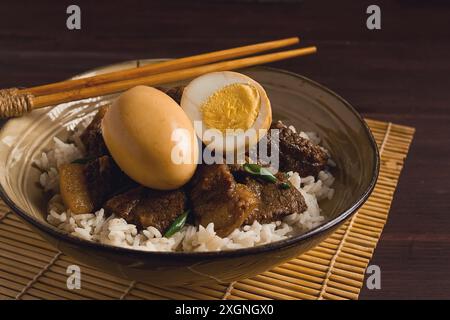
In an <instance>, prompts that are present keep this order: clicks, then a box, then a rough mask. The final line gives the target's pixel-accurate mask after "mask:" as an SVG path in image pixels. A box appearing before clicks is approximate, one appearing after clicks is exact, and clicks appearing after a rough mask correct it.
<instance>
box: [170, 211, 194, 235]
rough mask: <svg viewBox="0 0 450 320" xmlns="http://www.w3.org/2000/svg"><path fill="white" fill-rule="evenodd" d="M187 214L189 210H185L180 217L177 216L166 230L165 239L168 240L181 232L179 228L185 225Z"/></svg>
mask: <svg viewBox="0 0 450 320" xmlns="http://www.w3.org/2000/svg"><path fill="white" fill-rule="evenodd" d="M188 214H189V210H186V211H185V212H183V213H182V214H181V215H179V216H178V217H177V218H176V219H175V221H174V222H173V223H172V225H171V226H170V227H169V229H167V231H166V233H164V237H165V238H170V237H171V236H173V235H174V234H175V233H177V232H178V231H180V230H181V228H183V227H184V224H185V223H186V219H187V216H188Z"/></svg>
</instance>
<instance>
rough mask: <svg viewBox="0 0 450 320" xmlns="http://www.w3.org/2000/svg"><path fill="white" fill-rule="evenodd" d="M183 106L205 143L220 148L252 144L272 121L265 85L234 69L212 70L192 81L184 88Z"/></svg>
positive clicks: (228, 148) (235, 148)
mask: <svg viewBox="0 0 450 320" xmlns="http://www.w3.org/2000/svg"><path fill="white" fill-rule="evenodd" d="M181 107H182V108H183V110H184V111H185V113H186V114H187V116H188V117H189V118H190V119H191V121H193V122H194V129H195V132H196V134H197V136H198V137H199V138H200V139H201V140H202V141H203V143H204V144H205V145H206V146H210V145H214V149H215V150H219V149H221V151H234V150H242V148H246V149H248V148H250V147H252V146H253V145H255V144H256V143H257V142H258V141H259V139H261V138H262V137H263V136H264V135H265V134H266V133H267V130H268V129H269V127H270V123H271V121H272V109H271V106H270V101H269V98H268V97H267V93H266V91H265V90H264V88H263V87H262V86H261V85H260V84H259V83H257V82H256V81H255V80H253V79H251V78H250V77H248V76H246V75H243V74H241V73H237V72H232V71H223V72H212V73H208V74H205V75H202V76H200V77H198V78H196V79H194V80H192V81H191V82H190V83H189V85H188V86H187V87H186V88H185V89H184V92H183V96H182V98H181ZM218 137H221V141H217V139H218ZM219 140H220V139H219Z"/></svg>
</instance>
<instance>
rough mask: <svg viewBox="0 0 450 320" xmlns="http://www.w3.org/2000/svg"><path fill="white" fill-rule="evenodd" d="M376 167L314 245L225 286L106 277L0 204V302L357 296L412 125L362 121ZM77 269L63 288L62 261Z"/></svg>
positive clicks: (409, 141)
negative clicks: (349, 213)
mask: <svg viewBox="0 0 450 320" xmlns="http://www.w3.org/2000/svg"><path fill="white" fill-rule="evenodd" d="M366 121H367V123H368V124H369V126H370V128H371V130H372V132H373V134H374V136H375V139H376V141H377V143H378V146H379V148H380V154H381V170H380V176H379V179H378V183H377V185H376V187H375V190H374V192H373V194H372V195H371V196H370V198H369V199H368V201H367V202H366V203H365V204H364V206H363V207H362V208H361V209H360V210H359V211H358V212H357V213H356V214H355V215H354V216H353V217H352V219H351V220H350V221H348V222H347V223H346V224H345V225H344V226H342V227H341V228H340V229H338V230H337V231H336V232H335V233H334V234H333V235H332V236H331V237H329V238H328V239H327V240H325V241H323V242H322V243H321V244H319V245H318V246H317V247H316V248H314V249H312V250H310V251H308V252H307V253H305V254H303V255H301V256H299V257H298V258H295V259H293V260H291V261H289V262H288V263H285V264H283V265H281V266H278V267H275V268H273V269H272V270H270V271H267V272H264V273H262V274H260V275H258V276H256V277H254V278H251V279H246V280H242V281H239V282H235V283H230V284H229V285H222V284H217V285H212V286H207V287H199V288H184V287H183V288H178V287H177V288H163V287H156V286H152V285H148V284H144V283H136V282H130V281H129V280H125V279H120V278H116V277H112V276H110V275H108V274H105V273H103V272H101V271H98V270H95V269H92V268H90V267H88V266H84V265H82V264H80V263H78V262H75V261H74V260H73V259H72V258H70V257H68V256H65V255H64V254H61V253H60V252H58V251H56V250H55V249H54V248H53V247H51V246H50V245H49V244H48V243H47V242H45V241H44V240H42V239H41V238H40V237H39V236H38V235H36V234H35V233H33V232H32V231H30V230H29V229H28V227H27V226H26V225H25V224H23V223H22V222H21V220H20V219H19V218H18V217H16V216H15V214H14V213H12V212H11V211H10V209H9V208H8V207H7V206H6V205H5V204H3V202H1V201H0V299H357V298H358V295H359V291H360V289H361V287H362V285H363V281H364V273H365V269H366V267H367V265H368V263H369V260H370V258H371V257H372V254H373V252H374V250H375V247H376V244H377V242H378V239H379V237H380V235H381V232H382V230H383V227H384V225H385V223H386V220H387V217H388V213H389V208H390V206H391V202H392V199H393V195H394V192H395V189H396V186H397V182H398V178H399V175H400V172H401V170H402V168H403V162H404V160H405V158H406V156H407V154H408V149H409V146H410V144H411V141H412V138H413V135H414V128H410V127H406V126H401V125H396V124H392V123H386V122H380V121H374V120H366ZM71 264H77V265H79V266H80V267H81V269H82V288H81V289H80V290H68V289H67V286H66V280H67V274H66V269H67V266H69V265H71Z"/></svg>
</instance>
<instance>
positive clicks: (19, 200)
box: [0, 60, 379, 286]
mask: <svg viewBox="0 0 450 320" xmlns="http://www.w3.org/2000/svg"><path fill="white" fill-rule="evenodd" d="M155 61H158V60H144V61H131V62H125V63H120V64H117V65H114V66H109V67H105V68H101V69H98V70H94V71H92V72H88V73H86V74H84V75H82V76H88V75H94V74H98V73H102V72H108V71H112V70H117V69H123V68H130V67H134V66H136V65H137V64H138V63H140V64H145V63H153V62H155ZM242 72H243V73H245V74H247V75H249V76H250V77H252V78H253V79H255V80H256V81H258V82H259V83H261V84H262V85H263V86H264V87H265V89H266V90H267V93H268V95H269V98H270V99H271V102H272V108H273V112H274V115H273V118H274V119H279V120H285V121H286V122H287V123H289V124H293V125H295V126H296V127H297V128H299V129H301V130H302V131H314V132H317V133H318V134H319V135H320V136H321V138H322V140H323V145H324V146H325V147H326V148H327V149H328V150H329V151H330V152H331V155H332V157H333V160H334V161H335V162H336V164H337V169H336V171H335V172H334V175H335V177H336V182H335V185H334V188H335V190H336V192H335V195H334V198H333V200H331V201H325V202H324V203H322V204H321V206H322V208H323V212H324V214H325V215H326V216H327V217H328V220H327V222H325V223H324V224H323V225H321V226H319V227H318V228H315V229H313V230H311V231H309V232H307V233H305V234H302V235H298V236H294V237H291V238H289V239H286V240H283V241H279V242H275V243H271V244H267V245H263V246H258V247H254V248H248V249H240V250H233V251H222V252H205V253H183V252H181V253H180V252H177V253H173V252H143V251H135V250H131V249H124V248H118V247H112V246H108V245H102V244H98V243H93V242H89V241H86V240H82V239H78V238H75V237H73V236H70V235H67V234H64V233H63V232H62V231H60V230H58V229H56V228H55V227H52V226H51V225H49V224H48V223H46V221H45V218H44V217H45V212H46V210H45V209H46V203H47V201H48V196H46V195H45V194H44V193H43V191H42V190H41V189H40V188H39V187H38V185H37V181H38V179H39V171H38V170H37V169H36V168H34V167H33V166H32V161H33V159H35V158H36V157H37V156H38V155H39V154H40V153H41V152H42V151H43V150H45V149H46V148H47V147H48V146H49V144H50V142H51V140H52V138H53V137H54V136H55V135H57V136H58V137H60V138H62V139H64V138H65V137H67V135H68V133H69V131H70V130H73V128H74V126H75V125H76V124H77V123H78V122H79V121H81V120H82V119H83V118H85V117H86V116H88V115H89V114H92V112H93V110H95V109H96V108H98V107H99V106H100V105H103V104H105V103H108V102H110V101H111V100H112V99H114V97H115V95H111V96H105V97H98V98H92V99H85V100H83V101H77V102H71V103H66V104H62V105H58V106H56V107H53V108H47V109H45V110H38V111H36V112H33V113H31V114H29V115H27V116H25V117H22V118H18V119H12V120H9V121H7V122H6V123H5V124H4V125H3V127H2V130H1V132H0V172H1V174H0V184H1V188H0V193H1V196H2V198H3V199H4V200H5V202H6V203H7V204H8V205H9V206H10V207H11V208H12V209H13V210H14V212H16V213H17V214H18V215H19V216H20V217H21V218H22V219H23V220H24V221H25V222H26V223H27V224H28V225H30V226H31V227H32V228H33V229H34V230H36V231H37V232H38V233H39V234H40V235H42V236H43V237H44V238H45V239H47V240H48V241H49V242H50V243H52V244H53V245H54V246H55V247H57V248H58V249H59V250H61V251H62V252H63V253H65V254H67V255H69V256H72V257H74V258H76V259H78V260H79V261H80V262H82V263H85V264H88V265H91V266H93V267H96V268H98V269H100V270H103V271H105V272H109V273H110V274H113V275H116V276H120V277H125V278H128V279H133V280H137V281H144V282H150V283H153V284H158V285H163V286H167V285H203V284H208V283H214V282H222V283H228V282H230V281H235V280H239V279H242V278H248V277H251V276H253V275H256V274H258V273H261V272H263V271H265V270H267V269H270V268H272V267H274V266H276V265H278V264H281V263H283V262H285V261H287V260H289V259H292V258H294V257H296V256H298V255H299V254H301V253H303V252H305V251H307V250H308V249H310V248H312V247H314V246H315V245H317V244H318V243H319V242H320V241H322V240H324V239H325V238H326V237H327V236H329V235H330V234H331V233H332V232H333V231H334V230H336V228H338V227H339V226H341V225H342V224H343V223H344V222H345V221H346V220H347V219H349V218H350V217H351V216H352V215H353V214H354V213H355V211H356V210H357V209H358V208H359V207H360V206H361V205H362V204H363V203H364V202H365V200H366V199H367V198H368V197H369V195H370V193H371V192H372V190H373V188H374V186H375V183H376V180H377V177H378V169H379V155H378V149H377V146H376V143H375V141H374V139H373V136H372V134H371V133H370V131H369V129H368V127H367V125H366V124H365V122H364V121H363V120H362V119H361V117H360V116H359V114H358V113H357V112H356V111H355V110H354V109H353V108H352V107H351V106H350V104H349V103H347V102H346V101H345V100H343V99H342V98H340V97H339V96H337V95H336V94H335V93H333V92H332V91H330V90H328V89H327V88H324V87H323V86H321V85H319V84H317V83H315V82H313V81H311V80H309V79H306V78H304V77H302V76H299V75H297V74H293V73H290V72H286V71H281V70H276V69H270V68H261V67H258V68H252V69H247V70H244V71H242Z"/></svg>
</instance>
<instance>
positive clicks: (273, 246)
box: [0, 58, 380, 258]
mask: <svg viewBox="0 0 450 320" xmlns="http://www.w3.org/2000/svg"><path fill="white" fill-rule="evenodd" d="M162 60H167V59H161V58H156V59H139V60H131V61H123V62H118V63H115V64H111V65H107V66H104V67H98V68H94V69H90V70H88V71H86V72H84V73H82V74H85V73H89V72H93V71H96V70H100V69H102V68H106V67H111V66H115V65H119V64H125V63H129V62H133V61H162ZM255 68H258V69H265V70H269V71H273V72H278V73H283V74H285V75H289V76H292V77H295V78H298V79H300V80H302V81H305V82H308V83H309V84H311V85H313V86H316V87H317V88H318V89H321V90H324V91H325V92H327V93H328V94H330V95H332V96H334V97H335V98H336V99H338V100H339V101H340V102H341V103H342V104H343V105H344V106H345V107H346V108H347V109H348V110H349V111H350V112H352V113H353V114H354V115H355V116H356V118H357V119H358V120H359V121H360V123H361V124H362V126H363V128H364V132H365V134H366V136H367V138H368V140H369V143H370V146H371V149H372V150H373V151H374V153H373V158H374V159H373V163H374V166H373V168H372V179H371V181H370V183H369V185H368V187H367V188H366V190H365V191H364V192H363V194H362V195H361V196H360V197H359V199H357V201H355V202H354V203H353V204H351V205H350V207H349V208H348V209H346V210H344V211H342V212H341V213H339V214H338V215H337V216H336V217H335V218H333V219H331V220H329V221H327V222H326V223H324V224H321V225H320V226H318V227H316V228H314V229H311V230H309V231H307V232H305V233H303V234H299V235H295V236H292V237H289V238H286V239H283V240H279V241H275V242H271V243H267V244H263V245H259V246H255V247H249V248H241V249H233V250H222V251H206V252H184V251H181V252H174V251H144V250H137V249H132V248H124V247H119V246H113V245H108V244H103V243H99V242H94V241H89V240H85V239H81V238H78V237H75V236H72V235H70V234H68V233H65V232H63V231H62V230H59V229H56V228H54V227H53V226H51V225H50V224H48V223H45V222H44V223H43V222H42V221H40V220H38V219H37V218H34V217H33V216H31V215H29V214H28V213H27V212H25V211H24V210H22V209H21V208H19V207H18V206H16V204H15V203H14V202H13V201H12V200H11V199H10V198H9V196H8V195H7V193H6V191H5V190H4V188H3V186H2V185H0V197H1V198H2V199H3V201H4V202H5V203H6V204H7V205H8V206H9V207H10V208H11V209H12V211H14V212H15V213H16V214H18V215H19V216H20V217H21V218H22V219H24V220H25V221H26V222H28V223H29V224H31V225H32V226H33V227H35V228H37V229H39V230H40V231H41V232H43V233H49V234H50V235H51V236H52V237H55V238H57V239H59V241H61V240H63V241H65V242H68V243H70V244H71V245H76V246H87V247H89V248H90V249H98V250H105V251H107V252H109V253H111V254H124V255H128V256H129V255H133V256H141V257H142V258H149V257H165V258H229V257H239V256H245V255H252V254H260V253H264V252H268V251H274V250H277V249H282V248H284V247H289V246H292V245H294V244H297V243H300V242H302V241H305V240H307V239H310V238H315V237H316V236H319V235H320V234H323V233H325V232H326V231H327V230H330V229H333V228H334V227H336V226H338V225H339V224H341V223H342V222H343V221H345V220H346V219H348V218H349V217H351V216H352V215H353V214H354V213H355V212H356V211H357V210H358V209H359V208H360V207H361V206H362V205H363V204H364V202H365V201H366V200H367V199H368V197H369V196H370V194H371V193H372V191H373V189H374V188H375V185H376V183H377V180H378V175H379V170H380V154H379V150H378V146H377V143H376V141H375V138H374V136H373V134H372V132H371V130H370V128H369V126H368V125H367V123H366V122H365V121H364V119H363V118H362V116H361V115H360V114H359V113H358V111H356V109H355V108H354V107H353V106H352V105H351V104H350V103H349V102H348V101H347V100H345V99H344V98H342V97H341V96H340V95H338V94H337V93H335V92H334V91H332V90H330V89H328V88H327V87H325V86H324V85H321V84H319V83H318V82H316V81H314V80H311V79H309V78H307V77H305V76H302V75H300V74H297V73H295V72H292V71H287V70H284V69H279V68H274V67H267V66H257V67H253V68H252V69H255ZM9 120H10V119H8V120H7V121H5V122H4V123H3V124H1V126H0V131H2V130H3V128H4V127H5V126H6V124H7V123H8V122H9ZM60 238H62V239H60Z"/></svg>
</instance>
